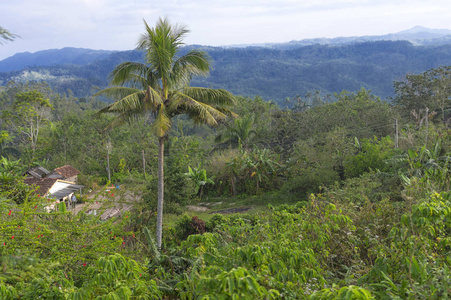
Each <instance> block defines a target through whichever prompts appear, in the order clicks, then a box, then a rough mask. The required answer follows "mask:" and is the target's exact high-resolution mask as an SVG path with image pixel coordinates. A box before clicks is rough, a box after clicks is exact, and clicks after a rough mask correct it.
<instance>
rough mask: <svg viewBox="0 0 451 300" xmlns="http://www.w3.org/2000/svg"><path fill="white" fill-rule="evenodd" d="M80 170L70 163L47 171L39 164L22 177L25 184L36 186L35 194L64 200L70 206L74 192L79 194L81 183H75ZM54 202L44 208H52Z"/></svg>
mask: <svg viewBox="0 0 451 300" xmlns="http://www.w3.org/2000/svg"><path fill="white" fill-rule="evenodd" d="M78 174H80V171H78V170H77V169H75V168H74V167H72V166H70V165H65V166H62V167H59V168H56V169H54V170H53V171H52V172H49V171H47V170H46V169H45V168H43V167H41V166H37V167H34V168H32V169H30V170H28V171H27V172H25V173H24V175H29V176H28V177H26V178H25V179H24V183H25V184H27V185H31V186H35V187H36V194H38V195H39V196H42V197H46V198H48V199H52V200H55V201H58V202H65V203H66V206H67V207H68V208H70V207H72V206H73V205H74V203H72V202H71V201H70V199H71V198H72V196H73V195H74V194H75V192H79V193H80V194H81V189H82V188H83V187H84V186H83V185H78V184H76V182H77V176H78ZM54 205H55V204H54V203H53V204H52V205H50V206H52V207H50V206H49V207H48V208H46V210H48V211H49V210H53V209H54V208H55V207H54Z"/></svg>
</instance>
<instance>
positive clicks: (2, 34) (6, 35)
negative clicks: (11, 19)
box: [0, 26, 17, 45]
mask: <svg viewBox="0 0 451 300" xmlns="http://www.w3.org/2000/svg"><path fill="white" fill-rule="evenodd" d="M16 37H17V35H15V34H13V33H11V32H9V31H8V30H7V29H5V28H3V27H1V26H0V45H2V44H3V43H2V40H5V41H12V40H14V39H15V38H16Z"/></svg>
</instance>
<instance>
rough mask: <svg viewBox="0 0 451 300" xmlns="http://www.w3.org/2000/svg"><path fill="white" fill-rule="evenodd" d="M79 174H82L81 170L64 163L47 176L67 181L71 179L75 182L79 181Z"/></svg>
mask: <svg viewBox="0 0 451 300" xmlns="http://www.w3.org/2000/svg"><path fill="white" fill-rule="evenodd" d="M78 174H80V171H78V170H77V169H75V168H74V167H72V166H71V165H64V166H62V167H59V168H56V169H54V170H53V171H52V172H51V173H50V174H48V175H47V176H46V177H47V178H56V179H62V180H65V181H70V182H73V183H76V182H77V179H78V178H77V177H78Z"/></svg>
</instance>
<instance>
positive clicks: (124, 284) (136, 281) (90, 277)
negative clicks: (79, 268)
mask: <svg viewBox="0 0 451 300" xmlns="http://www.w3.org/2000/svg"><path fill="white" fill-rule="evenodd" d="M86 273H87V277H86V278H87V280H86V281H85V282H84V284H83V286H82V287H80V288H79V289H78V290H76V291H74V292H72V293H70V294H69V296H68V299H99V300H100V299H105V300H106V299H160V296H161V293H160V292H159V291H158V289H157V285H156V283H155V281H154V280H148V279H147V280H146V279H145V278H146V277H147V275H146V273H145V271H144V270H143V269H142V267H140V266H139V264H138V263H137V262H136V261H134V260H131V259H128V258H126V257H124V256H122V255H120V254H114V255H110V256H108V257H100V258H99V259H98V260H97V261H96V263H95V265H93V266H90V267H89V268H88V269H87V271H86Z"/></svg>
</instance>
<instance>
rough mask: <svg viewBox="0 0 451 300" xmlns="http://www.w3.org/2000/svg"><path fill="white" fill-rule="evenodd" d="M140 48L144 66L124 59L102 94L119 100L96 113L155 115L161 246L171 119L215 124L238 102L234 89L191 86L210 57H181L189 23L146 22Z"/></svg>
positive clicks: (121, 117)
mask: <svg viewBox="0 0 451 300" xmlns="http://www.w3.org/2000/svg"><path fill="white" fill-rule="evenodd" d="M144 24H145V29H146V31H145V33H144V34H143V35H141V38H140V40H139V42H138V49H140V50H143V51H145V53H146V55H145V61H146V63H145V64H141V63H135V62H125V63H122V64H120V65H119V66H117V67H116V68H115V69H114V70H113V72H112V73H111V74H110V84H111V87H109V88H107V89H105V90H102V91H100V92H99V93H98V95H105V96H109V97H114V98H116V99H117V101H116V102H115V103H113V104H110V105H108V106H107V107H105V108H104V109H101V110H100V111H99V112H98V113H99V114H102V113H108V112H113V113H117V114H118V116H117V117H116V118H115V119H114V121H113V122H112V123H111V124H110V126H111V127H112V126H117V125H121V124H123V123H125V122H130V121H131V120H133V119H135V118H136V117H137V116H140V115H142V114H146V113H152V114H153V116H154V120H153V123H152V130H153V132H154V134H155V135H156V136H157V137H158V145H159V147H158V207H157V245H158V247H161V242H162V226H163V201H164V199H163V195H164V181H163V178H164V168H163V166H164V161H163V158H164V157H163V155H164V141H165V139H166V138H167V136H168V134H169V131H170V129H171V119H172V118H173V117H175V116H177V115H181V114H186V115H187V116H188V117H190V118H191V119H192V120H193V121H194V122H195V123H197V124H208V125H211V126H214V125H217V123H218V121H219V120H222V119H225V118H226V117H227V115H230V114H232V112H231V111H230V110H228V109H227V108H226V107H227V106H229V105H231V104H233V103H234V97H233V95H232V94H231V93H229V92H228V91H226V90H222V89H209V88H200V87H190V86H189V83H190V80H191V78H192V77H193V76H195V75H207V74H208V73H209V70H210V59H209V56H208V55H207V54H206V53H205V52H203V51H200V50H190V51H188V52H187V53H186V54H184V55H180V50H181V46H182V45H183V42H182V39H183V37H184V36H185V35H186V34H187V33H188V32H189V31H188V29H186V27H185V26H179V25H175V26H174V25H171V24H170V22H169V21H168V20H167V19H166V18H164V19H161V18H160V19H159V20H158V21H157V24H156V26H155V28H150V27H149V25H148V24H147V23H146V22H145V21H144Z"/></svg>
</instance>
